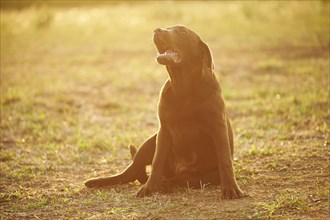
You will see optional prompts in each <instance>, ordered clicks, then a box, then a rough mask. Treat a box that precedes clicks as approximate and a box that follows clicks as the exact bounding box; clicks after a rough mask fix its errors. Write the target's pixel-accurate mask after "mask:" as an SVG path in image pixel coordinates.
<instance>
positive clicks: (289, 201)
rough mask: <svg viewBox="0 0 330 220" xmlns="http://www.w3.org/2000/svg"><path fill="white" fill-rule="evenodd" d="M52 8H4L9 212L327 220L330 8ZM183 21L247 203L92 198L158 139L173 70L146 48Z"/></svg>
mask: <svg viewBox="0 0 330 220" xmlns="http://www.w3.org/2000/svg"><path fill="white" fill-rule="evenodd" d="M52 4H55V5H56V3H54V2H53V3H49V4H48V5H47V4H44V5H43V6H38V4H36V5H35V6H31V7H27V8H22V9H19V10H18V9H5V8H2V9H1V33H0V37H1V67H0V68H1V127H0V129H1V142H0V184H1V186H0V188H1V189H3V190H1V192H0V193H1V194H0V196H1V197H0V200H1V201H4V202H2V203H1V207H0V212H1V215H4V216H5V218H8V219H16V218H42V219H58V218H60V219H61V218H62V219H71V218H84V219H85V218H93V217H94V218H98V219H106V218H118V219H124V218H126V219H127V218H128V219H131V218H136V219H141V218H142V219H148V218H149V219H152V218H168V219H173V218H174V219H175V218H185V217H187V218H190V219H212V218H215V219H216V218H221V219H228V218H239V219H245V218H249V217H250V218H258V217H259V218H279V219H280V218H282V217H283V218H286V217H288V218H297V219H305V218H313V217H315V216H316V217H320V218H322V217H324V216H327V198H328V196H329V192H328V191H327V190H326V189H328V188H329V181H328V179H329V178H328V176H329V175H328V173H329V172H328V167H327V152H326V148H327V146H328V145H329V143H328V142H327V138H328V133H329V132H330V130H329V125H328V123H326V122H327V121H328V120H329V112H328V102H329V100H328V98H329V92H328V87H329V85H328V83H329V50H328V49H329V2H327V1H289V2H287V1H264V2H262V1H256V2H248V1H242V2H241V1H233V2H216V1H211V2H170V1H169V2H167V1H166V2H161V3H157V2H133V3H129V2H120V3H102V4H101V3H99V4H97V5H94V6H93V4H91V3H88V4H87V5H83V6H79V5H75V4H73V5H64V6H63V5H62V6H61V5H56V7H52ZM63 4H67V3H63ZM178 23H181V24H185V25H187V26H188V27H190V28H192V29H193V30H195V31H196V32H198V33H199V34H200V35H201V37H202V38H203V40H205V41H206V42H207V43H208V44H209V46H210V48H211V50H212V52H213V56H214V61H215V67H216V74H217V76H218V78H219V81H220V83H221V85H222V88H223V93H224V97H225V99H226V103H227V107H228V111H229V114H230V116H231V119H232V122H233V127H234V132H235V143H236V150H235V170H236V174H237V179H238V182H239V184H240V186H241V187H242V188H243V189H244V190H245V191H247V192H248V193H249V194H250V195H251V197H249V198H246V199H242V200H237V201H221V200H220V189H219V188H212V187H209V186H206V187H205V188H202V189H201V190H193V189H177V190H174V192H173V194H170V195H156V196H154V197H151V198H145V199H137V198H135V196H134V193H135V192H136V191H137V189H138V187H139V186H138V184H137V183H133V184H130V185H125V186H118V187H114V188H109V189H102V190H95V191H93V190H91V191H89V190H86V189H85V188H84V186H83V182H84V181H85V180H86V179H87V178H90V177H94V176H98V175H109V174H114V173H118V172H120V171H122V170H123V169H124V168H125V166H127V165H128V164H129V163H130V161H131V159H130V155H129V150H128V148H127V146H128V145H129V144H130V143H134V144H137V145H139V144H140V143H142V142H143V141H144V140H145V138H147V137H148V136H149V135H151V134H153V133H154V132H155V131H156V129H157V127H158V124H157V117H156V109H157V101H158V93H159V90H160V88H161V86H162V84H163V83H164V81H165V80H166V78H167V73H166V70H165V69H164V67H163V66H160V65H158V64H157V63H156V62H155V61H154V58H155V54H156V50H155V47H154V45H153V43H152V40H151V37H152V33H153V30H154V29H155V28H156V27H166V26H168V25H173V24H178ZM287 189H290V191H287ZM278 192H280V193H278Z"/></svg>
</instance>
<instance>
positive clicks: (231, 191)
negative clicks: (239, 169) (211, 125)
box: [212, 119, 244, 199]
mask: <svg viewBox="0 0 330 220" xmlns="http://www.w3.org/2000/svg"><path fill="white" fill-rule="evenodd" d="M217 121H218V123H217V124H216V126H215V129H214V130H213V132H212V139H213V143H214V145H215V148H216V153H217V157H218V167H219V171H220V181H221V194H222V198H224V199H235V198H240V197H243V196H244V192H243V191H242V190H241V189H240V188H239V186H238V184H237V182H236V179H235V175H234V170H233V162H232V154H231V149H230V142H229V135H228V134H229V133H228V127H227V120H226V119H219V120H217Z"/></svg>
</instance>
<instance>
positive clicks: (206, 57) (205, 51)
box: [200, 41, 214, 71]
mask: <svg viewBox="0 0 330 220" xmlns="http://www.w3.org/2000/svg"><path fill="white" fill-rule="evenodd" d="M200 47H201V51H202V59H203V66H204V67H205V66H206V67H207V68H209V69H210V70H211V71H212V70H213V69H214V64H213V58H212V53H211V50H210V48H209V46H208V45H207V44H206V43H204V42H203V41H200Z"/></svg>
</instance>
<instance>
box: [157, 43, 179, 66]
mask: <svg viewBox="0 0 330 220" xmlns="http://www.w3.org/2000/svg"><path fill="white" fill-rule="evenodd" d="M154 42H155V45H156V47H157V50H158V53H157V62H158V63H160V64H164V65H167V64H172V63H180V62H181V56H180V54H179V52H177V51H176V50H174V49H171V48H170V46H168V45H167V44H166V43H165V42H164V41H163V40H162V39H160V38H159V37H155V38H154Z"/></svg>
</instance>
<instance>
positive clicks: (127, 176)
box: [85, 25, 244, 199]
mask: <svg viewBox="0 0 330 220" xmlns="http://www.w3.org/2000/svg"><path fill="white" fill-rule="evenodd" d="M153 41H154V43H155V45H156V47H157V50H158V52H159V53H158V55H157V61H158V63H160V64H162V65H165V66H166V69H167V72H168V74H169V79H168V80H167V81H166V82H165V84H164V86H163V87H162V89H161V92H160V98H159V104H158V119H159V129H158V131H157V132H156V133H155V134H154V135H152V136H151V137H150V138H149V139H147V140H146V141H145V142H144V143H143V144H142V145H141V147H140V148H139V149H138V150H137V151H136V150H135V148H134V147H131V154H132V157H133V162H132V163H131V164H130V165H129V166H128V167H127V168H126V170H125V171H124V172H122V173H121V174H118V175H115V176H110V177H105V178H96V179H90V180H88V181H87V182H85V185H86V186H87V187H102V186H107V185H115V184H124V183H128V182H132V181H135V180H138V181H139V182H141V183H144V185H143V186H142V187H141V188H140V190H139V191H138V193H137V196H140V197H143V196H148V195H151V194H153V193H156V192H163V191H164V190H166V189H165V188H166V187H173V186H188V187H201V186H202V185H204V184H212V185H217V184H220V185H221V192H222V198H226V199H234V198H240V197H243V196H244V193H243V191H242V190H241V189H240V188H239V186H238V184H237V182H236V180H235V176H234V171H233V160H232V158H233V152H234V143H233V132H232V128H231V125H230V122H229V120H228V116H227V111H226V108H225V103H224V99H223V98H222V95H221V88H220V85H219V83H218V81H217V79H216V76H215V74H214V72H213V59H212V55H211V52H210V49H209V48H208V46H207V44H205V43H204V42H203V41H202V40H201V38H200V37H199V36H198V35H197V34H196V33H195V32H194V31H192V30H190V29H188V28H187V27H184V26H179V25H177V26H171V27H168V28H165V29H162V28H158V29H156V30H155V31H154V35H153ZM150 164H152V171H151V174H150V176H149V177H148V175H147V174H146V166H147V165H150Z"/></svg>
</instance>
